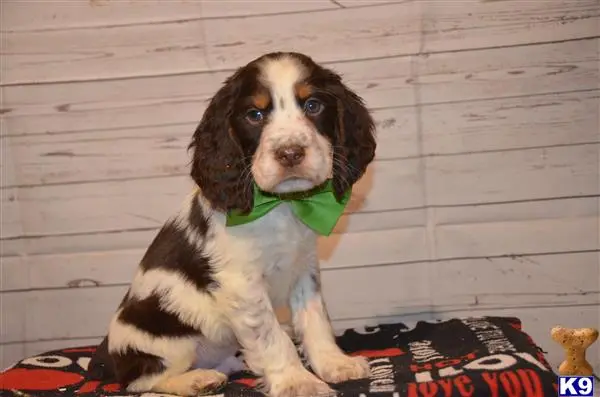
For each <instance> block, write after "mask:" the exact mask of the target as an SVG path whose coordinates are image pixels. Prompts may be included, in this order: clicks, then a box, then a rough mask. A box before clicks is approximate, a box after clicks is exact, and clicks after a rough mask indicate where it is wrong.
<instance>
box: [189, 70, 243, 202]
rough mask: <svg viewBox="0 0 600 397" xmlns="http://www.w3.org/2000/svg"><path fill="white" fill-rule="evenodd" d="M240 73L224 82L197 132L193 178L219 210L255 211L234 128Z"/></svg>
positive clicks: (193, 157)
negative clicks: (232, 121)
mask: <svg viewBox="0 0 600 397" xmlns="http://www.w3.org/2000/svg"><path fill="white" fill-rule="evenodd" d="M241 84H242V82H241V76H240V71H238V72H236V73H235V74H234V75H233V76H231V77H230V78H229V79H227V80H226V81H225V84H224V85H223V87H221V89H220V90H219V91H218V92H217V93H216V94H215V96H214V97H213V98H212V99H211V101H210V103H209V105H208V107H207V109H206V111H205V112H204V116H203V117H202V120H201V121H200V124H199V125H198V127H197V128H196V131H195V132H194V136H193V138H192V142H191V144H190V146H189V149H191V150H193V156H192V168H191V172H190V175H191V177H192V179H193V180H194V181H195V182H196V184H197V185H198V186H199V187H200V190H201V191H202V195H203V196H204V197H206V198H207V199H208V201H210V203H211V205H212V206H213V207H214V208H215V209H217V210H220V211H228V210H231V209H239V210H242V211H244V212H247V211H250V209H251V208H252V184H251V181H250V178H243V172H244V170H246V168H247V167H249V164H248V161H249V160H248V159H246V156H244V153H243V151H242V147H241V145H240V142H239V140H238V138H237V136H236V134H235V131H234V130H233V127H232V125H231V118H232V116H233V112H234V107H235V103H236V100H237V99H238V97H239V95H240V92H241Z"/></svg>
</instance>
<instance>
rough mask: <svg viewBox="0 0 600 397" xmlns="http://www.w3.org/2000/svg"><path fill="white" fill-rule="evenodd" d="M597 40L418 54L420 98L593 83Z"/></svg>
mask: <svg viewBox="0 0 600 397" xmlns="http://www.w3.org/2000/svg"><path fill="white" fill-rule="evenodd" d="M448 3H449V4H460V2H448ZM498 3H507V2H506V1H501V2H498ZM508 3H509V2H508ZM522 3H523V4H540V6H541V5H543V4H545V2H543V1H540V2H538V1H523V2H522ZM486 4H492V2H487V3H486ZM598 43H599V40H598V39H589V40H580V41H573V42H566V43H550V44H541V45H536V46H527V47H514V48H494V49H487V50H480V51H460V52H450V53H442V54H431V55H425V56H421V57H419V58H418V59H416V66H415V67H416V68H417V72H416V74H417V77H416V78H415V83H416V84H418V85H419V94H420V102H421V103H440V102H455V101H465V100H473V99H486V98H487V99H496V98H502V97H516V96H526V95H532V94H545V93H556V92H565V91H578V90H589V89H594V88H598V83H597V82H598V80H599V74H598V73H599V72H598V50H597V49H598Z"/></svg>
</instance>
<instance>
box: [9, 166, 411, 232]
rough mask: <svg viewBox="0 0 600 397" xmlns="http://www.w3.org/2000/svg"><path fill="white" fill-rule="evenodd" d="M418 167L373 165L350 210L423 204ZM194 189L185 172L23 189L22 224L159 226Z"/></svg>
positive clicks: (36, 228)
mask: <svg viewBox="0 0 600 397" xmlns="http://www.w3.org/2000/svg"><path fill="white" fill-rule="evenodd" d="M418 166H419V161H418V160H416V159H406V160H392V161H381V162H378V163H375V164H373V165H372V166H371V167H370V168H369V170H368V172H367V174H366V175H365V176H364V177H363V178H362V179H361V181H360V182H359V183H358V184H357V185H355V187H354V189H353V195H352V200H351V203H350V204H349V206H348V208H347V210H348V211H350V212H355V211H370V212H372V211H381V210H394V209H405V208H414V207H420V206H422V203H421V200H422V193H421V191H420V188H421V184H420V183H419V181H418V179H417V173H418ZM157 186H160V189H158V190H157V189H156V187H157ZM389 186H402V187H403V194H402V196H400V197H397V196H395V195H393V194H388V193H389ZM191 189H192V183H191V180H190V179H189V178H188V177H187V176H180V177H158V178H149V179H133V180H125V181H108V182H98V183H83V184H72V185H69V188H68V189H65V188H64V186H60V185H58V186H54V185H44V186H36V187H31V188H20V189H19V200H20V204H21V207H22V209H23V211H22V212H23V213H22V222H23V228H24V230H25V233H26V234H28V235H47V234H64V233H81V232H91V231H93V232H100V231H107V230H115V229H117V230H120V229H131V228H133V229H135V228H144V227H157V226H160V225H161V224H162V223H163V222H164V221H165V220H166V219H167V218H168V217H170V216H172V215H173V214H174V213H175V211H176V210H177V209H178V208H179V207H180V205H181V203H182V202H183V200H184V199H185V196H186V195H187V194H188V193H189V191H191ZM140 203H143V206H141V205H140ZM91 208H93V211H92V210H90V209H91Z"/></svg>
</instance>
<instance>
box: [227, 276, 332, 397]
mask: <svg viewBox="0 0 600 397" xmlns="http://www.w3.org/2000/svg"><path fill="white" fill-rule="evenodd" d="M253 278H254V277H252V276H250V277H244V278H243V279H239V280H236V282H235V283H232V285H236V287H237V288H236V291H235V292H234V293H232V294H231V295H230V296H229V297H228V302H229V304H228V306H229V307H228V313H229V321H230V324H231V326H232V329H233V331H234V333H235V335H236V337H237V339H238V342H239V343H240V345H241V346H242V349H243V352H244V358H245V359H246V363H247V364H248V367H249V368H250V369H251V370H252V371H254V372H255V373H257V374H258V375H262V376H263V383H264V386H265V388H266V391H267V393H268V394H269V395H270V396H274V397H296V396H321V395H331V394H332V393H333V392H332V390H331V388H330V387H329V385H327V384H326V383H324V382H323V381H322V380H320V379H318V378H317V377H316V376H315V375H313V374H312V373H310V372H309V371H308V370H307V369H306V368H304V366H303V365H302V361H301V360H300V357H299V356H298V352H297V350H296V347H295V346H294V344H293V342H292V340H291V339H290V337H289V336H288V334H287V333H286V332H285V331H284V330H283V328H282V327H281V326H280V325H279V322H278V320H277V316H276V314H275V312H274V310H273V307H272V304H271V301H270V299H269V296H268V294H267V289H266V287H265V286H264V284H263V282H262V278H260V277H256V278H255V280H254V281H253V280H252V279H253Z"/></svg>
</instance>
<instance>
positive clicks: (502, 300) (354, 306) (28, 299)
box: [2, 253, 600, 343]
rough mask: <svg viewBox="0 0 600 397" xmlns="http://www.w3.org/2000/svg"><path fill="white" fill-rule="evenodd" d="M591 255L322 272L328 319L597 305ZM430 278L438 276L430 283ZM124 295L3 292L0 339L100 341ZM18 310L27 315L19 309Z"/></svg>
mask: <svg viewBox="0 0 600 397" xmlns="http://www.w3.org/2000/svg"><path fill="white" fill-rule="evenodd" d="M596 255H597V254H596V253H585V254H562V255H559V256H554V255H543V256H534V257H527V258H526V260H525V261H524V262H519V261H518V260H513V259H511V258H498V259H492V260H491V261H490V260H487V259H475V260H466V261H465V260H456V261H447V262H439V263H436V264H435V265H423V264H421V263H416V264H406V265H398V266H393V265H390V266H379V267H369V268H354V269H339V270H337V271H335V272H331V271H329V272H323V275H322V278H323V285H324V291H325V297H326V300H327V303H328V307H329V310H330V313H331V317H332V318H333V319H348V318H350V319H351V318H359V317H363V318H364V317H371V316H390V315H400V314H411V313H412V314H416V313H421V312H425V313H430V312H437V311H441V312H452V311H460V310H468V309H469V308H475V309H480V310H483V309H486V308H487V309H490V310H495V309H505V308H510V307H515V308H519V307H532V306H533V307H561V306H569V305H571V306H573V305H582V304H599V303H600V302H599V299H598V297H599V295H598V294H599V293H600V292H599V291H598V286H597V277H596V278H594V277H592V276H593V274H594V273H593V272H594V271H595V272H596V275H597V268H596V269H595V264H594V262H593V260H594V258H595V257H596ZM565 261H568V263H569V266H570V268H571V269H572V271H571V276H565V275H564V274H562V273H563V270H564V269H563V266H564V263H565ZM432 272H433V273H432ZM433 274H437V276H436V277H431V276H432V275H433ZM585 274H589V275H590V277H585V276H584V275H585ZM449 277H452V283H451V284H448V279H449ZM367 280H368V282H366V281H367ZM531 280H535V282H531ZM480 282H481V283H480ZM126 289H127V286H105V287H97V288H93V287H91V288H71V289H59V290H41V291H35V292H8V293H7V292H5V293H3V294H2V300H3V302H5V303H4V305H6V306H5V309H4V310H3V312H2V316H3V324H2V340H3V341H4V343H8V342H16V341H31V340H37V339H44V338H45V339H55V338H59V337H67V338H74V337H90V336H98V335H102V334H103V333H104V332H105V331H104V330H105V329H106V326H107V324H108V320H109V318H110V316H111V314H112V313H113V312H114V310H115V308H116V306H117V305H118V303H119V301H120V300H121V298H122V296H123V294H124V293H125V291H126ZM21 307H28V310H26V311H23V310H20V309H19V308H21ZM59 307H60V311H61V312H63V313H64V312H69V313H71V315H70V316H69V318H68V319H64V321H61V322H56V321H52V319H53V318H54V317H55V316H56V315H57V310H59V309H58V308H59ZM65 331H66V334H65Z"/></svg>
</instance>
